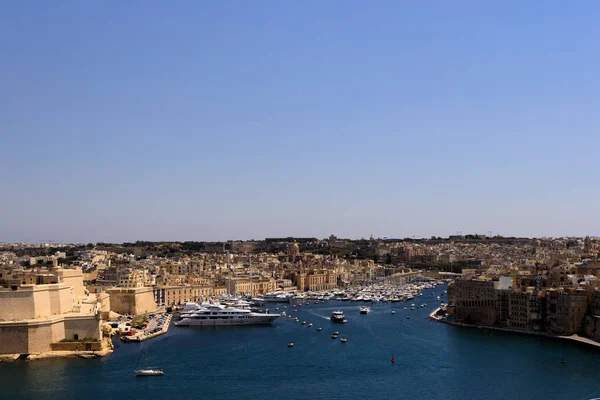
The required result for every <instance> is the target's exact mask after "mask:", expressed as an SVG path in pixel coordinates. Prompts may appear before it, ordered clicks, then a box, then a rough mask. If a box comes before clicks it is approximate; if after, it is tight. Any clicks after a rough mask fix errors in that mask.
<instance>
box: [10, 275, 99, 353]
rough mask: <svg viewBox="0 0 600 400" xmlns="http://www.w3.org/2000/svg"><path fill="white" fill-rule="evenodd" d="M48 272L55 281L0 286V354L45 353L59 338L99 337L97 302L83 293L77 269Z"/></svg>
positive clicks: (81, 281) (94, 297)
mask: <svg viewBox="0 0 600 400" xmlns="http://www.w3.org/2000/svg"><path fill="white" fill-rule="evenodd" d="M50 274H52V275H53V276H54V277H55V281H56V282H55V283H41V284H29V283H26V284H22V283H21V284H19V285H15V284H11V286H10V287H2V288H0V304H1V305H2V306H1V307H0V354H31V353H41V352H47V351H50V350H52V344H54V343H58V342H60V341H61V340H63V339H71V340H73V339H74V340H78V339H83V338H87V339H93V340H101V339H102V332H101V330H100V311H101V304H100V303H99V302H98V300H97V297H96V296H95V295H91V296H89V295H86V294H85V289H83V275H82V272H81V269H79V268H77V269H74V270H58V269H55V270H50Z"/></svg>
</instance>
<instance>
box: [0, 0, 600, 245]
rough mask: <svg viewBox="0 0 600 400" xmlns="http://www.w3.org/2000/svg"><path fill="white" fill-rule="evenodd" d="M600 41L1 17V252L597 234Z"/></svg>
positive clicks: (368, 19) (468, 22) (427, 13)
mask: <svg viewBox="0 0 600 400" xmlns="http://www.w3.org/2000/svg"><path fill="white" fill-rule="evenodd" d="M491 3H493V4H491ZM598 21H600V3H598V2H596V1H579V2H575V3H567V2H564V1H532V2H529V1H527V2H526V1H501V2H483V1H459V2H455V1H439V2H436V1H432V2H427V3H426V4H425V3H423V2H412V1H395V0H394V1H374V2H367V1H297V2H292V1H256V2H249V1H176V2H164V1H124V2H120V1H101V2H94V1H68V2H67V1H52V2H47V1H12V2H9V1H6V2H3V3H2V4H1V5H0V54H1V58H0V89H1V91H2V94H1V95H0V136H1V137H0V139H1V141H0V143H2V147H1V154H2V156H1V157H0V168H1V170H2V172H3V174H2V175H3V179H2V186H1V188H2V196H1V199H0V206H1V208H0V241H29V242H38V241H45V240H54V241H77V242H89V241H94V242H95V241H119V242H120V241H130V240H223V239H248V238H257V239H258V238H263V237H274V236H316V237H325V236H328V235H329V234H331V233H335V234H337V235H338V236H342V237H353V238H360V237H368V236H369V235H371V234H374V235H375V236H376V237H383V236H388V237H407V236H413V235H416V236H431V235H440V236H445V235H448V234H453V233H454V232H456V231H462V232H463V233H487V232H488V231H492V232H494V233H501V234H504V235H536V236H542V235H548V236H561V235H586V234H590V235H594V234H600V231H599V230H600V201H599V198H600V183H599V173H598V163H597V154H598V149H599V148H600V79H599V74H600V47H599V42H598V40H599V38H600V24H599V23H598Z"/></svg>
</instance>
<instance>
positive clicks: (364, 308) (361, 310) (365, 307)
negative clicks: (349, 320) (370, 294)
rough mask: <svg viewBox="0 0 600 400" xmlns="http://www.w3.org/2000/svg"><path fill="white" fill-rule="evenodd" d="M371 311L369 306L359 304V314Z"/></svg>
mask: <svg viewBox="0 0 600 400" xmlns="http://www.w3.org/2000/svg"><path fill="white" fill-rule="evenodd" d="M370 312H371V308H370V307H367V306H361V307H360V313H361V314H368V313H370Z"/></svg>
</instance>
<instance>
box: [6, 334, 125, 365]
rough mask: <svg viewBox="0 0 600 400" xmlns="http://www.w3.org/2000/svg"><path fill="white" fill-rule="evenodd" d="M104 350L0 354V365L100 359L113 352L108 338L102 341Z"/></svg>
mask: <svg viewBox="0 0 600 400" xmlns="http://www.w3.org/2000/svg"><path fill="white" fill-rule="evenodd" d="M103 344H104V346H103V347H104V348H103V349H102V350H100V351H85V350H64V351H63V350H54V351H53V350H50V351H44V352H42V353H31V354H27V355H25V354H0V363H6V362H16V361H26V362H28V361H40V360H57V359H64V358H83V359H86V360H87V359H91V358H100V357H106V356H108V355H111V354H112V353H113V351H114V346H113V344H112V341H111V339H110V338H108V337H105V338H104V339H103Z"/></svg>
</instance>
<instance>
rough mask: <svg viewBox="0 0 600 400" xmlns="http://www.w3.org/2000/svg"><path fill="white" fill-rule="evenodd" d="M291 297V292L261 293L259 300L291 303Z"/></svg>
mask: <svg viewBox="0 0 600 400" xmlns="http://www.w3.org/2000/svg"><path fill="white" fill-rule="evenodd" d="M293 298H294V296H293V295H292V294H291V293H282V292H274V293H267V294H265V295H263V296H262V297H261V298H260V300H261V301H263V302H265V303H291V302H292V299H293Z"/></svg>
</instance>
